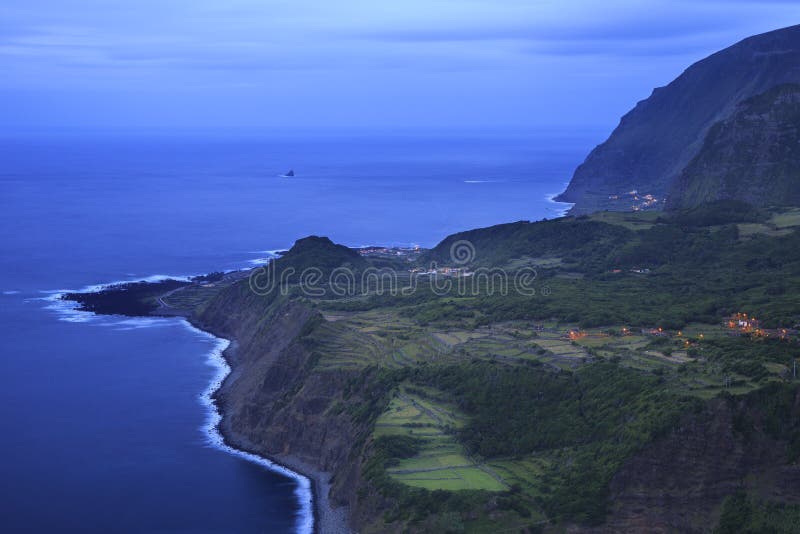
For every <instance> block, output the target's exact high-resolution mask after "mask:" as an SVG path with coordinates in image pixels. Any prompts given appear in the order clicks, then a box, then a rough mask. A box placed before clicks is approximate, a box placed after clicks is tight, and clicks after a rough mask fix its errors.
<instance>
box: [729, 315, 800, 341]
mask: <svg viewBox="0 0 800 534" xmlns="http://www.w3.org/2000/svg"><path fill="white" fill-rule="evenodd" d="M725 326H726V327H727V328H728V330H730V331H731V333H733V334H738V335H750V336H754V337H776V338H779V339H787V338H789V337H793V336H797V334H798V331H797V330H796V329H794V328H763V327H762V326H761V322H760V321H759V320H758V319H756V318H755V317H753V316H750V315H747V314H746V313H741V312H740V313H735V314H733V315H731V317H730V318H729V319H728V321H727V322H726V323H725Z"/></svg>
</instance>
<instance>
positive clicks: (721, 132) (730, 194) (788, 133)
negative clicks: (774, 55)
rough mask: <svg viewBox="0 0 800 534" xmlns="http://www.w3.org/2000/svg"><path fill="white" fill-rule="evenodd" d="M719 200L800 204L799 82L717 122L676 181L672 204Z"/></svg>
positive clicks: (745, 104)
mask: <svg viewBox="0 0 800 534" xmlns="http://www.w3.org/2000/svg"><path fill="white" fill-rule="evenodd" d="M717 200H741V201H744V202H747V203H749V204H753V205H756V206H771V205H772V206H775V205H800V85H798V84H787V85H781V86H778V87H776V88H774V89H771V90H769V91H767V92H766V93H764V94H762V95H759V96H757V97H753V98H751V99H749V100H747V101H745V102H743V103H742V104H741V105H740V106H739V107H738V108H737V111H736V113H734V115H733V116H732V117H731V118H729V119H726V120H724V121H722V122H719V123H717V124H715V125H714V127H713V128H711V131H710V132H709V134H708V136H707V137H706V140H705V142H704V143H703V148H702V149H701V150H700V153H699V154H698V155H697V156H696V157H695V158H694V160H692V162H691V163H690V164H689V166H688V167H687V168H686V169H685V170H684V171H683V172H682V173H681V175H680V177H679V178H678V180H677V182H676V183H675V184H674V186H673V188H672V191H671V193H670V195H669V199H668V202H667V209H680V208H691V207H694V206H697V205H699V204H701V203H704V202H713V201H717Z"/></svg>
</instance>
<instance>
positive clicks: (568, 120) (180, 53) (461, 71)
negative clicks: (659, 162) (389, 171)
mask: <svg viewBox="0 0 800 534" xmlns="http://www.w3.org/2000/svg"><path fill="white" fill-rule="evenodd" d="M795 23H800V3H798V2H795V1H773V2H770V1H769V0H767V1H748V0H738V1H737V0H733V1H731V0H729V1H709V2H702V1H698V0H640V1H630V0H607V1H605V2H597V1H593V0H360V1H357V0H3V2H2V4H0V73H2V74H0V99H2V102H3V105H2V106H0V129H3V130H13V129H34V130H35V129H41V128H47V127H66V128H73V127H74V128H85V127H90V128H96V127H99V128H109V127H110V128H130V127H134V128H141V127H146V128H173V127H179V128H187V127H188V128H230V127H247V128H287V127H299V128H316V127H320V128H339V127H357V128H375V127H377V128H393V127H401V128H409V127H422V128H452V127H459V128H460V127H466V128H482V127H534V128H535V127H546V126H550V125H554V124H563V125H593V126H613V125H614V124H616V122H617V121H618V119H619V116H620V115H621V114H622V113H624V112H625V111H626V110H628V109H629V108H630V107H631V106H632V105H633V104H634V103H635V102H636V101H637V100H640V99H642V98H645V97H647V96H648V95H649V94H650V91H651V90H652V88H653V87H655V86H659V85H664V84H666V83H668V82H669V81H670V80H671V79H672V78H674V77H675V76H677V75H678V74H680V72H681V71H682V70H683V69H684V68H685V67H687V66H688V65H689V64H691V63H692V62H694V61H696V60H698V59H701V58H703V57H705V56H706V55H708V54H709V53H711V52H714V51H715V50H718V49H720V48H724V47H725V46H728V45H730V44H733V43H734V42H736V41H738V40H740V39H742V38H744V37H747V36H748V35H752V34H755V33H761V32H764V31H768V30H771V29H776V28H780V27H784V26H790V25H792V24H795Z"/></svg>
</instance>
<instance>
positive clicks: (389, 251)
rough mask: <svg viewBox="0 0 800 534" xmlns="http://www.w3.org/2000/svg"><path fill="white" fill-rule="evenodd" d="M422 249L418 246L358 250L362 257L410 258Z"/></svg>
mask: <svg viewBox="0 0 800 534" xmlns="http://www.w3.org/2000/svg"><path fill="white" fill-rule="evenodd" d="M421 251H422V249H421V248H420V247H419V245H415V246H414V247H364V248H360V249H358V253H359V254H361V255H362V256H400V257H404V256H411V255H414V254H419V253H420V252H421Z"/></svg>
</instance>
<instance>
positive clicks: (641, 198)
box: [608, 189, 664, 211]
mask: <svg viewBox="0 0 800 534" xmlns="http://www.w3.org/2000/svg"><path fill="white" fill-rule="evenodd" d="M608 200H612V201H615V202H620V203H622V202H628V203H630V209H631V211H645V210H648V209H654V208H657V207H658V204H659V202H661V203H663V202H664V200H663V199H662V200H659V199H658V198H656V196H655V195H652V194H650V193H646V194H642V193H639V191H637V190H636V189H633V190H631V191H628V192H627V193H619V194H616V195H608Z"/></svg>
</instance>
